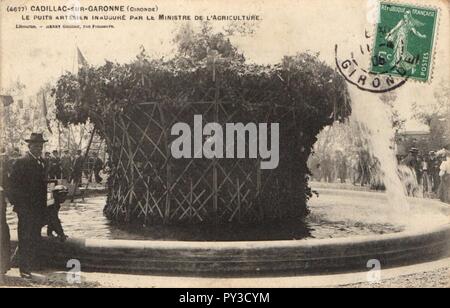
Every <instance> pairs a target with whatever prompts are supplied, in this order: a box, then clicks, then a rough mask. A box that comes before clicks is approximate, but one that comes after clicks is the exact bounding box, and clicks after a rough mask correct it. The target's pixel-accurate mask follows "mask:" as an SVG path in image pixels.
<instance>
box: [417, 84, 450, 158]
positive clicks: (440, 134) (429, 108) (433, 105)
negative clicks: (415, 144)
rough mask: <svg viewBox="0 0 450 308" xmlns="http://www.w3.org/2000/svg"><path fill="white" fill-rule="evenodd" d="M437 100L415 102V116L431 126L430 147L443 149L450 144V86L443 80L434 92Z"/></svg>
mask: <svg viewBox="0 0 450 308" xmlns="http://www.w3.org/2000/svg"><path fill="white" fill-rule="evenodd" d="M434 98H435V100H434V101H433V102H427V103H426V104H423V105H418V104H417V103H414V104H413V107H412V110H413V112H414V117H415V118H416V119H418V120H420V121H421V122H422V123H424V124H426V125H428V126H429V127H430V141H429V147H430V148H431V149H434V150H436V149H441V148H443V147H448V146H449V145H450V86H449V82H448V81H446V80H442V81H441V83H440V84H439V87H438V88H437V89H436V90H435V92H434Z"/></svg>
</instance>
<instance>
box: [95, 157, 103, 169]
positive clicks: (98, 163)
mask: <svg viewBox="0 0 450 308" xmlns="http://www.w3.org/2000/svg"><path fill="white" fill-rule="evenodd" d="M102 169H103V161H102V160H101V159H100V158H98V157H97V158H94V171H100V170H102Z"/></svg>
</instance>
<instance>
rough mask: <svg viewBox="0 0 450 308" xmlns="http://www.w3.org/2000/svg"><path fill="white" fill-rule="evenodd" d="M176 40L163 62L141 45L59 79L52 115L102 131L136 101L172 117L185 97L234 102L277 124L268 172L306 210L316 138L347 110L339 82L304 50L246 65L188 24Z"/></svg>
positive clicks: (226, 45)
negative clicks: (130, 54) (276, 154)
mask: <svg viewBox="0 0 450 308" xmlns="http://www.w3.org/2000/svg"><path fill="white" fill-rule="evenodd" d="M176 41H177V42H178V53H177V54H176V56H174V57H173V58H171V59H168V60H166V59H151V58H149V57H148V56H147V55H146V53H145V51H144V50H143V51H142V52H141V54H139V55H138V56H137V57H136V59H135V60H134V61H133V62H131V63H129V64H118V63H112V62H107V63H106V64H105V65H103V66H100V67H86V68H84V69H82V70H81V71H80V72H79V74H78V75H73V74H70V73H68V74H66V75H64V76H61V78H60V79H59V81H58V83H57V85H56V88H55V89H54V91H53V94H54V96H55V100H56V106H57V118H58V119H59V120H61V121H62V122H63V123H64V124H65V125H68V124H70V123H72V124H78V123H84V122H86V121H88V120H90V121H91V122H92V123H93V124H94V125H95V126H96V127H97V129H98V130H99V132H100V134H102V135H103V136H107V135H108V134H111V129H110V128H111V121H112V119H114V118H115V115H116V114H117V113H125V114H128V115H130V116H134V117H138V116H139V114H136V112H134V110H136V109H137V105H138V104H140V103H143V102H158V103H160V104H163V105H164V108H165V109H166V110H172V112H173V114H177V113H178V112H177V110H179V109H181V107H183V106H184V105H185V104H186V103H188V102H212V101H216V100H217V101H223V102H233V104H234V107H233V108H235V109H236V110H239V111H240V114H241V115H245V119H244V118H242V121H252V122H282V123H280V127H281V128H280V130H281V131H280V144H281V145H282V146H281V149H280V162H281V163H280V166H279V168H278V169H277V170H276V171H275V173H276V176H275V177H276V178H277V179H280V181H281V182H280V183H279V184H280V185H284V186H283V187H286V193H285V194H286V195H289V196H292V199H291V202H290V205H289V206H290V207H292V206H293V205H295V206H297V205H300V206H299V207H298V208H299V209H302V212H303V214H305V213H306V211H305V209H306V202H305V201H306V200H307V199H308V198H309V197H310V196H311V191H310V189H309V188H308V185H307V181H308V180H307V175H308V174H309V170H308V168H307V166H306V162H307V159H308V157H309V155H310V153H311V150H312V147H313V145H314V143H315V142H316V140H317V138H316V135H317V134H318V133H319V132H320V131H321V130H322V129H323V128H324V127H325V126H327V125H331V124H333V123H334V122H335V121H337V120H343V119H345V118H346V117H347V116H348V115H349V114H350V112H351V109H350V100H349V98H348V92H347V87H346V83H345V81H344V79H343V78H342V77H341V76H340V75H339V74H337V73H336V72H335V71H334V70H333V69H332V68H331V67H329V66H328V65H326V64H325V63H324V62H322V61H320V60H319V58H318V55H313V54H310V53H301V54H297V55H295V56H290V57H284V58H283V59H282V61H281V62H280V63H279V64H276V65H257V64H247V63H246V62H245V58H244V56H243V55H242V54H240V53H239V52H238V50H237V48H236V47H234V46H232V44H231V43H230V41H229V40H228V39H227V38H226V36H225V35H223V34H221V33H218V34H213V33H211V30H210V29H208V28H204V29H203V30H202V31H201V32H200V33H198V34H196V33H193V32H191V31H190V30H189V29H187V30H186V32H185V33H183V34H182V35H180V36H178V37H177V38H176ZM268 111H269V112H268ZM286 114H288V116H286ZM181 120H182V119H180V121H181ZM110 150H112V147H111V145H110ZM118 163H119V162H114V161H113V162H112V165H113V170H114V164H118ZM113 172H114V171H113ZM133 172H134V171H133ZM286 174H292V177H289V178H287V177H286ZM293 174H295V176H294V175H293ZM113 176H114V175H113ZM121 178H122V179H124V178H126V177H121ZM285 181H287V182H286V183H284V182H285ZM275 202H276V201H275Z"/></svg>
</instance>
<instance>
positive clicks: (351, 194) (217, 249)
mask: <svg viewBox="0 0 450 308" xmlns="http://www.w3.org/2000/svg"><path fill="white" fill-rule="evenodd" d="M318 190H319V197H314V198H313V199H312V200H311V201H310V208H311V215H310V216H309V217H308V220H307V222H306V224H299V223H289V224H287V225H285V224H283V225H279V226H272V225H271V226H270V228H271V229H270V230H266V232H263V233H262V235H261V233H258V232H261V230H263V229H264V228H261V227H252V228H254V229H252V228H250V229H241V230H239V228H233V229H228V230H225V231H224V230H222V232H216V233H211V236H223V235H224V234H226V233H231V234H234V235H229V236H228V237H226V239H225V240H224V241H220V240H217V239H216V241H206V239H207V237H205V236H204V232H205V231H209V232H210V231H211V229H210V228H211V227H205V228H207V229H201V228H200V229H199V230H197V232H193V233H192V232H187V230H189V229H190V230H192V229H195V228H192V227H191V228H189V229H188V228H183V227H178V228H175V229H174V228H173V227H172V228H160V229H158V228H153V229H151V228H147V229H145V232H144V229H142V228H136V229H135V230H131V231H124V230H121V229H119V228H117V227H115V226H112V225H110V224H109V223H108V221H107V220H106V219H105V218H104V217H103V214H102V210H103V205H104V202H105V198H104V197H95V198H90V199H87V200H86V203H79V204H66V205H64V207H63V208H62V210H61V215H60V217H61V220H62V222H63V225H64V227H65V229H66V232H67V234H68V235H69V236H70V237H71V240H69V241H68V242H66V243H64V244H61V243H57V242H55V241H50V240H46V241H44V246H45V248H44V249H43V250H42V253H43V259H44V260H46V261H47V262H48V263H51V264H52V265H54V266H58V267H61V268H62V267H65V264H66V262H67V261H68V260H70V259H78V260H80V261H81V263H82V265H83V268H84V269H85V270H86V269H88V270H89V269H92V270H107V271H125V272H129V271H132V272H134V271H137V272H154V273H176V274H180V273H186V274H202V275H203V274H208V275H209V274H214V275H216V274H220V275H225V274H235V273H249V274H251V273H254V274H255V273H265V272H274V271H275V272H284V271H286V272H289V273H291V274H292V273H296V272H298V273H324V272H329V271H348V270H362V271H364V270H367V267H366V265H367V262H368V261H369V260H372V259H377V260H379V261H380V262H381V264H382V267H390V266H396V265H404V264H408V263H414V262H420V261H425V260H432V259H436V258H441V257H445V256H448V255H449V251H450V249H449V247H450V224H449V223H450V220H449V214H450V211H449V207H448V206H447V205H445V204H442V203H440V202H438V201H433V200H425V199H410V200H409V202H410V206H411V209H410V210H409V211H407V212H406V213H405V212H400V211H398V210H395V209H393V207H392V205H390V204H389V202H387V201H388V200H387V197H386V195H385V194H383V193H373V192H362V191H348V190H347V191H346V190H337V189H323V188H321V189H318ZM8 221H9V223H10V226H11V229H12V230H14V229H15V218H14V215H12V214H11V213H9V215H8ZM277 227H279V228H277ZM13 234H15V232H13ZM243 234H247V238H248V239H247V240H246V238H245V237H242V235H243ZM256 234H260V238H256V237H255V235H256ZM269 235H271V236H269ZM77 238H78V239H77ZM175 239H176V240H177V241H174V240H175ZM234 239H235V240H234ZM236 239H239V240H236ZM49 260H50V261H49Z"/></svg>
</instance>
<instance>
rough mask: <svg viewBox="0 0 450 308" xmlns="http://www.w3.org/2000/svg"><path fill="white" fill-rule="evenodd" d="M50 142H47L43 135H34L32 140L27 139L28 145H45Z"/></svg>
mask: <svg viewBox="0 0 450 308" xmlns="http://www.w3.org/2000/svg"><path fill="white" fill-rule="evenodd" d="M47 141H48V140H45V139H44V137H43V136H42V134H38V133H32V134H31V136H30V139H25V142H27V143H45V142H47Z"/></svg>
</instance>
